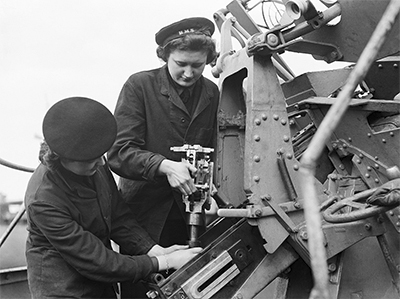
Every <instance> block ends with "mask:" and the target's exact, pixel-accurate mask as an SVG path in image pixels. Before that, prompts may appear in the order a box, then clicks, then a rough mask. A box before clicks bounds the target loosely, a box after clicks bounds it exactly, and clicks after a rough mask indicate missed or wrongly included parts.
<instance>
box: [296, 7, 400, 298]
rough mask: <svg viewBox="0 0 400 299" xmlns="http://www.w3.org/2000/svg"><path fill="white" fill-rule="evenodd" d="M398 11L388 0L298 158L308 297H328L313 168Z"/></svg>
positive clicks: (324, 254) (325, 264) (399, 8)
mask: <svg viewBox="0 0 400 299" xmlns="http://www.w3.org/2000/svg"><path fill="white" fill-rule="evenodd" d="M399 10H400V1H399V0H392V1H391V2H390V3H389V5H388V6H387V8H386V10H385V13H384V14H383V16H382V18H381V20H380V21H379V23H378V25H377V27H376V29H375V31H374V32H373V34H372V36H371V38H370V40H369V41H368V44H367V45H366V47H365V49H364V51H363V52H362V54H361V56H360V58H359V60H358V62H357V64H356V66H355V67H354V69H353V71H352V72H351V73H350V76H349V78H348V80H347V83H346V84H345V86H344V87H343V89H342V91H341V92H340V93H339V95H338V97H337V99H336V101H335V103H334V104H333V105H332V107H331V108H330V109H329V111H328V113H327V115H326V117H325V118H324V120H323V121H322V123H321V125H320V127H319V129H318V130H317V132H316V134H315V136H314V138H313V139H312V140H311V142H310V145H309V146H308V148H307V150H306V151H305V152H304V155H303V157H302V159H301V168H300V171H301V172H302V174H303V177H302V178H303V184H302V191H303V198H304V199H305V200H304V215H305V219H306V223H307V230H308V235H309V250H310V256H311V268H312V271H313V276H314V288H313V290H312V292H311V294H310V298H324V299H325V298H329V294H328V288H327V286H328V269H327V263H326V252H325V248H324V245H323V233H322V229H321V215H320V213H319V208H318V205H319V203H318V197H317V192H316V190H315V188H314V180H315V178H314V175H315V165H316V161H317V159H318V158H319V157H320V155H321V153H322V151H323V149H324V147H325V144H326V143H327V142H328V139H329V138H330V136H331V135H332V133H333V132H334V130H335V128H336V127H337V125H338V123H339V121H340V120H341V118H342V117H343V115H344V113H345V112H346V110H347V107H348V105H349V103H350V101H351V97H352V94H353V92H354V90H355V88H356V87H357V84H359V83H360V82H361V81H362V80H363V79H364V77H365V75H366V73H367V72H368V70H369V68H370V66H371V64H372V63H373V62H374V60H375V59H376V56H377V54H378V52H379V50H380V48H381V47H382V45H383V43H384V41H385V39H386V37H387V35H388V33H389V32H390V29H391V28H392V26H393V23H394V22H395V20H396V18H397V16H398V13H399Z"/></svg>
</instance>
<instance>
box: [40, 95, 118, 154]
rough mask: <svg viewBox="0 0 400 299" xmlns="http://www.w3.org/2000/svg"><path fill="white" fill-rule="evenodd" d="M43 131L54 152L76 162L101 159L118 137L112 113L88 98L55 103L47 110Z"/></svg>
mask: <svg viewBox="0 0 400 299" xmlns="http://www.w3.org/2000/svg"><path fill="white" fill-rule="evenodd" d="M42 129H43V135H44V139H45V141H46V143H47V144H48V145H49V147H50V149H51V150H52V151H54V152H55V153H56V154H58V155H59V156H60V157H62V158H67V159H70V160H75V161H86V160H93V159H96V158H98V157H101V156H102V155H103V154H104V153H105V152H106V151H107V150H108V149H109V148H110V147H111V146H112V145H113V143H114V141H115V138H116V136H117V124H116V121H115V118H114V116H113V115H112V113H111V112H110V111H109V110H108V109H107V108H106V107H105V106H104V105H102V104H100V103H99V102H97V101H95V100H92V99H88V98H84V97H71V98H67V99H64V100H61V101H59V102H57V103H55V104H54V105H53V106H52V107H51V108H50V109H49V111H47V113H46V115H45V117H44V120H43V127H42Z"/></svg>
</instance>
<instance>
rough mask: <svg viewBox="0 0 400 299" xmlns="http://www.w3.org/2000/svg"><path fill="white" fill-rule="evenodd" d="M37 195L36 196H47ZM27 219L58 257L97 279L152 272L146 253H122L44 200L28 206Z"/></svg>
mask: <svg viewBox="0 0 400 299" xmlns="http://www.w3.org/2000/svg"><path fill="white" fill-rule="evenodd" d="M48 195H49V194H39V195H38V196H48ZM27 209H28V213H29V217H30V221H31V222H32V223H33V224H34V225H35V226H36V227H37V228H38V229H39V230H40V232H41V233H42V234H43V235H44V237H45V238H46V239H47V241H48V242H50V244H51V245H52V246H53V247H54V249H55V250H56V251H57V254H60V255H61V257H62V258H63V259H64V260H65V261H66V262H67V263H68V264H69V265H70V266H72V267H73V268H75V269H76V270H77V271H78V272H79V273H80V274H81V275H83V276H85V277H87V278H89V279H91V280H96V281H104V282H118V281H126V280H132V281H138V280H140V279H143V278H145V277H146V276H148V275H149V274H150V273H152V272H154V269H153V267H154V266H153V263H152V261H151V258H150V257H149V256H148V255H144V254H143V255H138V256H130V255H122V254H119V253H117V252H115V251H113V250H112V249H111V248H107V247H106V246H105V245H104V244H103V242H102V241H101V240H100V239H99V238H98V237H96V236H95V235H94V234H92V233H91V232H89V231H87V230H84V229H83V227H82V226H81V225H79V224H78V223H77V222H76V221H75V220H74V219H72V217H71V216H70V214H69V213H68V211H66V210H63V209H62V208H60V207H58V206H56V205H53V204H51V203H49V202H45V201H36V202H34V203H32V204H30V205H29V206H28V207H27Z"/></svg>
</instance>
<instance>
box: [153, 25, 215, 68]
mask: <svg viewBox="0 0 400 299" xmlns="http://www.w3.org/2000/svg"><path fill="white" fill-rule="evenodd" d="M175 50H180V51H196V52H197V51H200V52H201V51H204V52H206V53H207V61H206V64H209V63H211V62H213V60H214V59H215V58H216V57H217V52H216V46H215V42H214V40H213V39H212V38H211V37H209V36H207V35H205V34H203V33H201V32H193V33H190V34H186V35H183V36H182V37H179V38H176V39H173V40H172V41H170V42H168V43H167V44H166V45H164V46H158V48H157V50H156V52H157V57H159V58H161V59H162V60H163V61H165V62H167V61H168V58H169V55H170V54H171V53H172V52H173V51H175Z"/></svg>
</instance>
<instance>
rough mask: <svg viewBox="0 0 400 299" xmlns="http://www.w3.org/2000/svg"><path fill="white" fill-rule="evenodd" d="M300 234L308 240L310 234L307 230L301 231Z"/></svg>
mask: <svg viewBox="0 0 400 299" xmlns="http://www.w3.org/2000/svg"><path fill="white" fill-rule="evenodd" d="M299 235H300V238H302V239H303V240H304V241H307V240H308V234H307V232H306V231H304V230H303V231H301V232H300V233H299Z"/></svg>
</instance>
